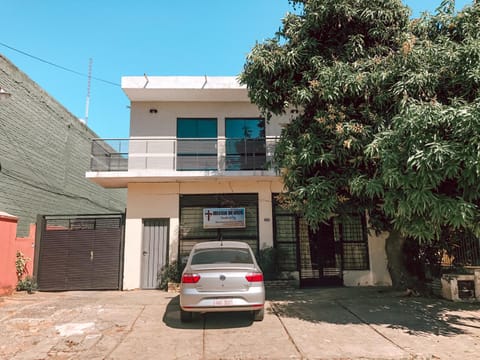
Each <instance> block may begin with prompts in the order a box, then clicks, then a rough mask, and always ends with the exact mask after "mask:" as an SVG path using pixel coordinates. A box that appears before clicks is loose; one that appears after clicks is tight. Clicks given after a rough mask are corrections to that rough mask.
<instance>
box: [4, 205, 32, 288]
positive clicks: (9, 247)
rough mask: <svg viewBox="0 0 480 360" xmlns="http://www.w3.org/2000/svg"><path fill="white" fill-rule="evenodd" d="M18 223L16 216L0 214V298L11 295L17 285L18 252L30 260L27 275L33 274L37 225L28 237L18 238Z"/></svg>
mask: <svg viewBox="0 0 480 360" xmlns="http://www.w3.org/2000/svg"><path fill="white" fill-rule="evenodd" d="M17 223H18V218H17V217H16V216H13V215H10V214H7V213H5V212H0V296H1V295H8V294H10V293H11V292H13V291H14V290H15V287H16V285H17V273H16V267H15V261H16V254H17V251H20V252H21V253H22V254H23V255H24V256H25V257H27V258H28V259H29V261H28V263H27V266H26V269H27V273H26V275H32V274H33V256H34V244H35V225H33V226H31V227H30V234H29V236H28V237H26V238H16V237H15V234H16V232H17Z"/></svg>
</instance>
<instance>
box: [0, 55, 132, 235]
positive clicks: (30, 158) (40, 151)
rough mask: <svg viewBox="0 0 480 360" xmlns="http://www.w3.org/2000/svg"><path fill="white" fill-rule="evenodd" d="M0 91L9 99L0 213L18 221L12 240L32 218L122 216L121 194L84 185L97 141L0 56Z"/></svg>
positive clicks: (1, 120)
mask: <svg viewBox="0 0 480 360" xmlns="http://www.w3.org/2000/svg"><path fill="white" fill-rule="evenodd" d="M0 86H1V87H2V88H4V89H5V90H7V91H8V92H10V93H11V94H12V95H11V97H10V98H9V99H8V100H6V101H2V102H1V103H0V154H1V158H0V167H1V170H0V209H2V210H3V211H6V212H8V213H10V214H13V215H16V216H18V217H19V222H18V230H17V232H18V235H19V236H26V235H28V233H29V226H30V224H31V223H34V222H35V220H36V216H37V214H85V213H109V212H119V211H121V212H123V211H124V209H125V203H126V191H125V189H121V190H117V189H104V188H102V187H100V186H99V185H96V184H94V183H92V182H91V181H88V180H87V179H85V172H86V171H87V170H88V169H89V166H90V148H91V139H92V138H95V137H98V136H97V135H96V134H95V133H93V132H92V131H91V130H90V129H89V128H87V127H86V126H85V125H84V124H83V123H81V122H80V121H79V120H78V119H77V118H76V117H75V116H74V115H72V114H71V113H70V112H68V110H67V109H65V108H64V107H63V106H62V105H61V104H59V103H58V102H57V101H55V99H53V98H52V97H51V96H49V95H48V94H47V93H46V92H45V91H44V90H42V89H41V88H40V87H39V86H38V85H37V84H36V83H35V82H33V81H32V80H31V79H30V78H29V77H28V76H27V75H26V74H24V73H23V72H21V71H20V70H19V69H18V68H16V67H15V66H14V65H13V64H12V63H11V62H9V61H8V60H7V59H6V58H4V57H2V56H1V55H0ZM65 86H68V84H67V83H66V84H65ZM105 120H112V119H105Z"/></svg>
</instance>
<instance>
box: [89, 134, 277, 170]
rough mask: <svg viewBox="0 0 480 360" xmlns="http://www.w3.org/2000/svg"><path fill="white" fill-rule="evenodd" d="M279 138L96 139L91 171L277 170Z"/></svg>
mask: <svg viewBox="0 0 480 360" xmlns="http://www.w3.org/2000/svg"><path fill="white" fill-rule="evenodd" d="M277 141H278V137H266V138H257V139H244V138H241V139H240V138H238V139H231V138H227V139H226V138H200V139H199V138H195V139H193V138H188V139H186V138H161V139H159V138H130V139H93V140H92V149H91V164H90V170H91V171H107V172H109V171H129V170H141V169H143V170H145V169H149V170H173V171H248V170H269V169H273V167H274V166H273V154H274V151H275V146H276V143H277Z"/></svg>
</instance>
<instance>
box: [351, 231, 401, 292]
mask: <svg viewBox="0 0 480 360" xmlns="http://www.w3.org/2000/svg"><path fill="white" fill-rule="evenodd" d="M387 236H388V234H387V233H382V234H380V235H379V236H376V235H375V233H374V232H373V231H371V233H369V234H368V255H369V261H370V270H362V271H354V270H345V271H344V272H343V283H344V285H345V286H391V285H392V279H391V278H390V273H389V272H388V268H387V254H386V252H385V240H386V238H387Z"/></svg>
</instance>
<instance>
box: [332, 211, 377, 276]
mask: <svg viewBox="0 0 480 360" xmlns="http://www.w3.org/2000/svg"><path fill="white" fill-rule="evenodd" d="M334 231H335V237H336V238H340V240H341V242H342V252H343V254H342V256H343V269H344V270H368V269H369V268H370V264H369V260H368V238H367V232H366V221H365V217H364V216H361V215H351V216H348V217H343V218H342V219H337V218H335V219H334Z"/></svg>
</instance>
